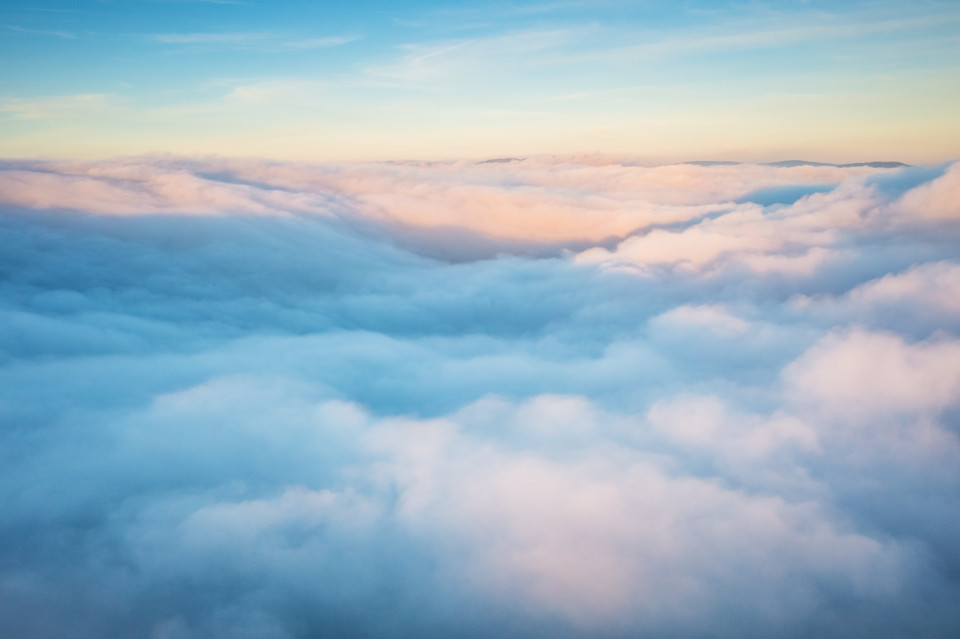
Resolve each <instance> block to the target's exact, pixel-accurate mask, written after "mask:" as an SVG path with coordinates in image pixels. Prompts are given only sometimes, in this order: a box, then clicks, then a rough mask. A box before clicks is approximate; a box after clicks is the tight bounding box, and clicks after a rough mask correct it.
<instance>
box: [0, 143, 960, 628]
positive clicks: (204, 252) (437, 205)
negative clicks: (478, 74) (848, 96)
mask: <svg viewBox="0 0 960 639" xmlns="http://www.w3.org/2000/svg"><path fill="white" fill-rule="evenodd" d="M955 173H956V170H955V166H953V165H948V166H944V167H939V168H938V167H934V168H930V169H927V168H922V169H913V168H903V169H883V168H876V167H836V166H795V167H776V166H759V165H722V166H698V165H671V166H657V167H647V166H639V165H637V164H636V163H634V162H631V161H630V160H629V159H628V158H610V157H603V158H601V157H596V156H592V157H583V158H578V157H542V158H525V159H519V160H517V161H514V162H509V163H483V164H481V163H476V162H467V161H458V162H438V163H361V164H352V165H337V166H332V165H328V166H319V165H307V164H293V163H276V162H266V161H260V160H254V159H246V160H237V159H225V158H179V157H170V156H163V157H140V158H126V159H116V160H110V161H103V162H40V161H32V162H30V161H14V160H7V161H4V162H3V163H2V164H0V243H2V244H0V245H2V246H4V250H3V251H2V252H0V272H2V274H3V277H2V278H0V316H2V317H0V387H2V388H4V389H5V393H4V394H3V397H2V399H0V421H2V424H3V429H2V430H0V501H2V503H3V504H4V508H3V512H2V513H0V542H2V543H0V634H4V635H5V636H6V635H9V636H17V637H25V638H31V639H32V638H45V637H58V636H63V635H64V634H69V635H71V636H76V637H81V638H82V637H102V636H147V637H158V638H165V639H192V638H200V637H224V638H226V637H236V636H251V637H265V638H274V637H276V638H285V639H297V638H301V637H314V636H345V637H346V636H365V637H373V636H397V637H413V636H464V637H487V636H492V635H496V636H505V637H546V636H551V637H557V636H559V637H587V636H589V637H611V638H612V637H628V636H629V637H635V636H667V637H677V638H684V637H721V636H729V635H730V634H735V635H737V636H744V637H768V636H778V637H787V638H794V639H801V638H806V637H814V636H816V637H850V636H871V637H878V638H891V639H892V638H894V637H902V636H908V635H909V636H948V635H949V634H950V633H951V632H952V631H953V629H954V628H956V627H957V625H958V624H960V614H958V610H960V607H958V605H957V602H958V601H960V582H958V580H957V578H956V575H957V574H960V552H958V550H957V547H956V542H955V539H954V537H955V531H956V530H957V527H958V526H960V514H958V513H960V508H958V505H960V503H958V502H960V481H958V479H957V475H956V468H957V464H958V463H960V441H958V437H960V419H958V415H960V367H958V365H957V362H960V332H958V331H960V324H958V313H957V308H956V304H955V301H954V300H955V298H956V295H952V294H951V291H953V289H954V288H956V283H957V268H958V267H957V264H958V260H960V255H958V254H957V246H958V243H957V234H958V228H957V226H956V220H955V219H954V217H953V215H952V214H951V213H950V202H952V201H953V200H952V199H951V194H954V195H956V189H955V187H956V186H957V185H956V184H955V180H954V179H953V176H954V175H955ZM825 184H826V185H831V186H830V187H829V188H822V185H825ZM818 185H819V186H818ZM810 187H816V188H810ZM772 188H778V189H788V190H791V192H796V193H800V196H799V197H798V198H796V199H792V200H791V201H786V202H784V201H769V202H767V203H763V202H759V201H752V200H751V199H750V195H751V194H756V193H758V192H762V191H763V189H772ZM758 199H759V198H758ZM954 199H955V198H954Z"/></svg>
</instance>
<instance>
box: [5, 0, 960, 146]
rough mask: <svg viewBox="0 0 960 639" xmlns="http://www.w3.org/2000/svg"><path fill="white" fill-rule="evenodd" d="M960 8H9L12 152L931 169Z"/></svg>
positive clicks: (958, 135) (955, 127)
mask: <svg viewBox="0 0 960 639" xmlns="http://www.w3.org/2000/svg"><path fill="white" fill-rule="evenodd" d="M958 27H960V7H958V6H957V4H956V3H955V2H952V1H942V2H937V1H925V0H924V1H919V2H909V3H907V2H889V1H874V0H870V1H865V2H821V1H818V0H810V1H803V2H773V3H764V2H746V1H745V2H658V1H649V2H643V1H640V2H622V1H619V0H600V1H591V2H579V1H558V2H533V3H529V2H469V3H466V2H443V3H437V2H430V1H415V2H404V3H396V2H377V1H372V0H364V1H359V2H350V3H340V2H338V3H330V2H308V1H301V2H297V1H280V2H261V1H257V0H249V1H247V0H237V1H232V0H126V1H123V2H110V1H106V0H103V1H90V0H85V1H70V2H62V1H61V2H58V1H56V0H50V1H44V2H35V1H33V0H29V1H27V0H8V1H6V2H4V3H3V5H2V7H0V155H2V156H5V157H28V158H41V157H47V158H82V159H96V158H106V157H112V156H118V155H140V154H144V153H174V154H187V155H223V156H231V157H236V156H242V157H261V158H270V159H282V160H305V161H350V160H389V159H393V160H397V159H452V158H474V159H483V158H485V157H499V156H528V155H535V154H557V153H580V152H603V153H615V154H629V155H631V156H634V157H638V158H641V159H644V160H647V161H650V162H654V163H656V162H663V161H684V160H703V159H732V160H753V161H756V160H779V159H789V158H794V157H800V158H803V159H811V160H821V161H870V160H898V161H903V162H909V163H938V162H943V161H946V160H948V159H951V158H955V157H956V156H957V153H958V144H960V121H958V120H960V119H958V118H957V117H956V109H955V105H956V104H957V103H958V102H960V39H958V37H957V32H958Z"/></svg>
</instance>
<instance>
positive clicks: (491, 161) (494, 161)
mask: <svg viewBox="0 0 960 639" xmlns="http://www.w3.org/2000/svg"><path fill="white" fill-rule="evenodd" d="M522 161H523V158H491V159H489V160H481V161H479V162H477V164H508V163H510V162H522Z"/></svg>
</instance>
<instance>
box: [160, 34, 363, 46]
mask: <svg viewBox="0 0 960 639" xmlns="http://www.w3.org/2000/svg"><path fill="white" fill-rule="evenodd" d="M150 39H151V40H153V41H154V42H158V43H160V44H171V45H183V46H220V47H229V48H235V49H248V50H254V51H284V50H290V49H327V48H330V47H338V46H341V45H344V44H349V43H351V42H355V41H357V40H359V39H360V36H356V35H340V36H322V37H300V36H294V35H291V34H281V33H275V32H268V31H263V32H258V31H235V32H218V33H157V34H154V35H151V36H150Z"/></svg>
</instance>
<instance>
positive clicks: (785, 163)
mask: <svg viewBox="0 0 960 639" xmlns="http://www.w3.org/2000/svg"><path fill="white" fill-rule="evenodd" d="M682 164H694V165H696V166H735V165H738V164H744V162H735V161H732V160H694V161H692V162H682ZM759 164H760V165H761V166H777V167H783V168H791V167H795V166H835V167H839V168H842V169H846V168H851V167H855V166H869V167H871V168H874V169H900V168H904V167H908V166H911V165H910V164H905V163H903V162H885V161H884V162H848V163H846V164H836V163H834V162H812V161H809V160H779V161H777V162H760V163H759Z"/></svg>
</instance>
